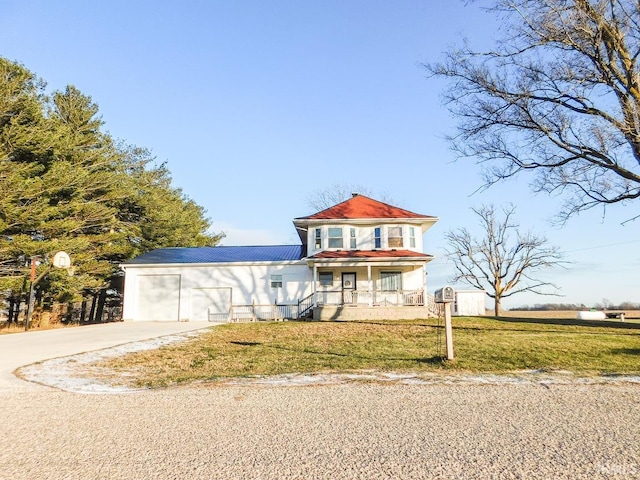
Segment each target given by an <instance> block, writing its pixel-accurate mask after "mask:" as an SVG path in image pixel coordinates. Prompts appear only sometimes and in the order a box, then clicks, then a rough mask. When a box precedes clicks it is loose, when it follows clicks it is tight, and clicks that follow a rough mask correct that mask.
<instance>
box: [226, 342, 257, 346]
mask: <svg viewBox="0 0 640 480" xmlns="http://www.w3.org/2000/svg"><path fill="white" fill-rule="evenodd" d="M229 343H232V344H233V345H240V346H242V347H255V346H258V345H262V343H260V342H240V341H237V342H236V341H232V342H229Z"/></svg>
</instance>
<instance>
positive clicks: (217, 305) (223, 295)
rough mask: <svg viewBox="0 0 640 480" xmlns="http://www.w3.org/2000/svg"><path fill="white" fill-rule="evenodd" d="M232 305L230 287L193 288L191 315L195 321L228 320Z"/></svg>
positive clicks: (191, 318)
mask: <svg viewBox="0 0 640 480" xmlns="http://www.w3.org/2000/svg"><path fill="white" fill-rule="evenodd" d="M230 307H231V289H230V288H192V289H191V317H190V320H193V321H208V320H211V321H222V320H227V318H228V315H229V308H230Z"/></svg>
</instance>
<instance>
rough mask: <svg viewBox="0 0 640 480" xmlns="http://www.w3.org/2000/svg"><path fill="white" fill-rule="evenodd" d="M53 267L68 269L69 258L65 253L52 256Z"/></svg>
mask: <svg viewBox="0 0 640 480" xmlns="http://www.w3.org/2000/svg"><path fill="white" fill-rule="evenodd" d="M53 266H54V267H56V268H69V267H70V266H71V258H70V257H69V254H68V253H66V252H58V253H56V254H55V255H54V256H53Z"/></svg>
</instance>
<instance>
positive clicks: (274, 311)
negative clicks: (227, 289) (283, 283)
mask: <svg viewBox="0 0 640 480" xmlns="http://www.w3.org/2000/svg"><path fill="white" fill-rule="evenodd" d="M297 315H298V305H297V304H293V305H275V304H271V305H266V304H265V305H259V304H255V303H254V304H251V305H232V306H231V308H230V309H229V311H228V312H209V321H210V322H257V321H260V320H262V321H270V320H285V319H294V318H297Z"/></svg>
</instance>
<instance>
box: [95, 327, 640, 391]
mask: <svg viewBox="0 0 640 480" xmlns="http://www.w3.org/2000/svg"><path fill="white" fill-rule="evenodd" d="M604 323H605V322H600V323H599V324H595V323H594V324H592V323H586V322H580V321H572V320H566V319H555V320H554V319H549V318H546V319H523V318H505V317H502V318H501V319H493V318H490V317H484V318H482V317H475V318H474V317H456V318H454V319H453V327H454V328H453V331H454V334H453V335H454V348H455V350H456V360H455V361H453V362H443V361H442V355H443V353H444V352H443V345H442V342H443V340H444V339H443V338H442V330H443V329H442V325H441V323H439V322H438V320H435V319H429V320H412V321H397V320H396V321H385V320H380V321H360V322H337V321H333V322H275V323H259V324H256V323H254V324H229V325H223V326H220V327H216V328H215V329H213V330H212V331H211V332H208V333H206V334H203V335H201V336H199V337H197V338H196V339H194V340H192V341H189V342H186V343H183V344H176V345H170V346H167V347H164V348H161V349H158V350H152V351H145V352H139V353H134V354H130V355H127V356H124V357H119V358H117V359H113V360H110V361H107V362H105V363H103V364H102V365H101V366H106V367H108V368H110V369H114V370H115V371H116V372H119V374H120V375H121V378H125V379H127V380H128V381H131V382H133V383H134V384H136V385H144V386H163V385H173V384H181V383H188V382H193V381H196V382H197V381H210V380H215V379H220V378H229V377H244V376H255V375H278V374H284V373H321V372H322V373H329V372H331V373H345V372H361V371H370V370H374V371H395V372H406V371H412V372H416V371H417V372H424V371H428V372H452V371H453V372H456V371H457V372H505V371H513V370H528V369H541V370H555V369H561V370H571V371H574V372H579V373H581V374H609V373H615V374H621V373H625V374H638V372H639V371H640V370H639V368H640V363H639V361H638V360H639V355H640V327H639V326H638V325H637V323H636V322H628V323H626V324H621V323H620V322H611V323H610V324H608V325H603V324H604ZM609 325H610V326H609Z"/></svg>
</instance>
